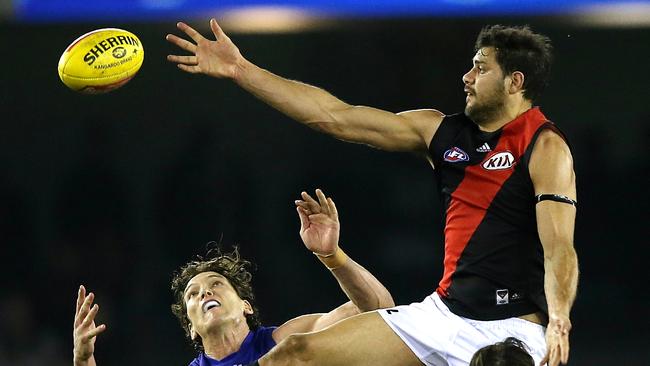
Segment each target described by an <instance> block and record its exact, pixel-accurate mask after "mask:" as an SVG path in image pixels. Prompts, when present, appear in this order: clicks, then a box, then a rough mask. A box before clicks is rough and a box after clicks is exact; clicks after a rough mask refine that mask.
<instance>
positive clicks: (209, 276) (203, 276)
mask: <svg viewBox="0 0 650 366" xmlns="http://www.w3.org/2000/svg"><path fill="white" fill-rule="evenodd" d="M215 279H216V280H222V281H225V282H228V279H227V278H226V277H224V276H223V275H221V274H220V273H217V272H214V271H206V272H201V273H199V274H197V275H196V276H194V277H192V278H190V280H189V281H188V282H187V286H185V289H186V290H187V289H188V288H190V287H191V286H194V285H200V284H201V283H204V282H209V281H212V280H215Z"/></svg>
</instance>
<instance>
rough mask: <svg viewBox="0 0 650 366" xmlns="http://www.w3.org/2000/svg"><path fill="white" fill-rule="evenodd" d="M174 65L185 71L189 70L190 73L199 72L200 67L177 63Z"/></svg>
mask: <svg viewBox="0 0 650 366" xmlns="http://www.w3.org/2000/svg"><path fill="white" fill-rule="evenodd" d="M176 66H178V68H179V69H181V70H183V71H185V72H189V73H190V74H198V73H200V72H201V69H200V68H199V67H198V66H196V65H184V64H177V65H176Z"/></svg>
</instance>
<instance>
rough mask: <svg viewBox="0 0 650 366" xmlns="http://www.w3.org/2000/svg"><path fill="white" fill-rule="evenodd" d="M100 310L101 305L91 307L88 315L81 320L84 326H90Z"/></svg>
mask: <svg viewBox="0 0 650 366" xmlns="http://www.w3.org/2000/svg"><path fill="white" fill-rule="evenodd" d="M98 311H99V305H97V304H95V305H93V307H92V308H90V311H88V314H86V317H85V318H84V320H83V321H82V322H81V326H82V327H88V326H90V324H91V323H92V322H93V321H95V316H96V315H97V312H98Z"/></svg>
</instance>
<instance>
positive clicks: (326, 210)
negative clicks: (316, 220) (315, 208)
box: [316, 189, 330, 215]
mask: <svg viewBox="0 0 650 366" xmlns="http://www.w3.org/2000/svg"><path fill="white" fill-rule="evenodd" d="M316 197H318V202H319V203H320V208H321V212H322V213H324V214H328V215H329V213H330V208H329V205H328V204H327V198H326V197H325V194H324V193H323V191H321V190H320V189H316Z"/></svg>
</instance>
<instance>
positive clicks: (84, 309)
mask: <svg viewBox="0 0 650 366" xmlns="http://www.w3.org/2000/svg"><path fill="white" fill-rule="evenodd" d="M94 298H95V295H94V294H93V293H92V292H91V293H89V294H88V295H87V296H86V297H85V298H84V301H83V303H82V304H81V307H80V308H79V312H78V313H77V314H76V316H75V320H74V325H75V327H77V326H79V325H80V324H81V322H82V321H83V320H84V319H85V318H86V315H88V312H89V311H90V305H91V304H92V303H93V299H94Z"/></svg>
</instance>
